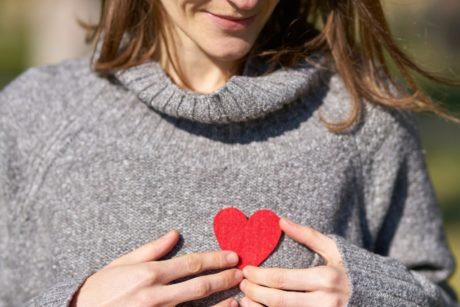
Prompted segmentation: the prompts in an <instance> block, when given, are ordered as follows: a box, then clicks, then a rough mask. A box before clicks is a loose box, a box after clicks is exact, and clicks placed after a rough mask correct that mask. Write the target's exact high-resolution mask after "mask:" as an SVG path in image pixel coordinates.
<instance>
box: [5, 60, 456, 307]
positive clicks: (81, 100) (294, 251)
mask: <svg viewBox="0 0 460 307" xmlns="http://www.w3.org/2000/svg"><path fill="white" fill-rule="evenodd" d="M88 61H89V59H88V57H84V58H80V59H77V60H69V61H65V62H63V63H60V64H57V65H50V66H44V67H36V68H31V69H29V70H27V71H26V72H25V73H23V74H22V75H21V76H20V77H18V78H17V79H16V80H15V81H13V82H12V83H11V84H9V85H8V86H7V87H6V88H5V89H4V90H3V91H2V92H1V94H0V250H1V256H0V272H1V277H0V292H1V294H0V305H1V306H23V305H26V304H28V305H30V306H66V305H67V304H68V303H69V301H70V299H71V297H72V295H73V294H74V292H75V291H76V290H77V289H78V287H79V286H80V284H81V283H82V281H83V280H84V279H85V278H86V277H87V276H88V275H89V274H91V273H93V272H95V271H97V270H99V269H100V268H101V267H103V266H104V265H105V264H107V263H108V262H110V261H111V260H113V259H115V258H117V257H119V256H121V255H123V254H125V253H127V252H129V251H131V250H133V249H135V248H136V247H138V246H140V245H142V244H144V243H146V242H149V241H151V240H153V239H155V238H157V237H159V236H160V235H162V234H164V233H165V232H167V231H168V230H170V229H172V228H176V229H179V230H180V231H181V233H182V241H181V243H180V244H179V245H178V247H177V248H176V249H175V251H174V252H173V253H172V254H171V255H170V256H173V255H181V254H185V253H191V252H203V251H209V250H217V249H219V246H218V244H217V241H216V238H215V236H214V232H213V227H212V222H213V218H214V216H215V215H216V213H217V212H218V211H219V210H221V209H222V208H225V207H237V208H239V209H241V210H242V211H243V212H244V213H245V214H246V215H248V216H249V215H251V214H252V213H253V212H254V211H256V210H259V209H261V208H268V209H271V210H273V211H275V212H276V213H277V214H278V215H279V216H286V217H288V218H291V219H293V220H294V221H296V222H298V223H301V224H303V225H308V226H312V227H314V228H316V229H317V230H319V231H321V232H323V233H325V234H327V235H329V236H330V237H331V238H333V239H334V240H335V241H336V242H337V244H338V247H339V250H340V253H341V255H342V257H343V260H344V264H345V266H346V269H347V272H348V274H349V278H350V283H351V288H352V296H351V300H350V303H349V306H451V305H455V301H456V298H455V294H454V293H453V291H452V290H450V288H449V286H448V285H447V283H446V281H447V279H448V277H449V276H450V275H451V274H452V272H453V270H454V259H453V257H452V254H451V252H450V251H449V248H448V246H447V244H446V239H445V234H444V229H443V223H442V218H441V213H440V209H439V206H438V203H437V201H436V197H435V195H434V193H433V188H432V185H431V183H430V179H429V177H428V175H427V171H426V167H425V162H424V157H423V153H422V150H421V147H420V141H419V138H418V134H417V129H416V126H415V124H414V120H413V116H412V115H411V114H409V113H406V112H400V111H395V110H386V109H383V108H381V107H376V106H373V105H371V104H369V103H365V108H364V112H363V114H362V117H361V120H360V123H359V124H358V125H356V126H355V127H354V129H352V130H350V131H349V132H347V133H341V134H335V133H331V132H329V131H328V130H327V129H326V128H325V127H324V125H323V124H322V122H321V120H320V117H324V118H325V119H327V120H337V119H341V118H343V117H344V116H346V114H347V112H348V111H349V102H350V97H349V96H348V94H347V92H346V90H345V88H344V86H343V83H342V82H341V80H340V78H338V77H337V76H336V75H333V74H330V73H327V72H325V71H323V70H320V69H318V68H314V67H312V66H310V65H307V64H305V65H300V66H298V67H296V68H291V69H283V70H277V71H275V72H272V73H269V74H266V75H263V76H261V75H259V74H260V70H261V69H262V68H263V66H259V65H257V62H251V61H249V62H248V64H247V66H246V68H245V71H244V74H243V75H240V76H234V77H233V78H232V79H231V80H230V81H229V82H228V83H227V84H226V85H225V86H224V87H223V88H221V89H220V90H218V91H216V92H215V93H213V94H209V95H200V94H196V93H193V92H190V91H186V90H182V89H180V88H178V87H177V86H176V85H174V84H173V83H172V82H171V81H170V80H169V78H168V77H167V75H166V74H165V73H164V72H163V70H162V69H161V68H160V67H159V65H157V64H155V63H147V64H143V65H140V66H137V67H134V68H131V69H129V70H127V71H125V72H123V73H119V74H117V75H115V76H113V77H112V78H100V77H98V76H97V75H96V74H94V73H93V72H91V71H90V69H89V63H88ZM262 70H263V69H262ZM321 264H322V260H321V259H320V257H319V256H318V255H317V254H315V253H313V252H312V251H310V250H309V249H308V248H306V247H304V246H302V245H300V244H298V243H296V242H294V241H293V240H291V239H290V238H288V237H286V236H285V237H283V238H282V240H281V242H280V244H279V246H278V248H277V249H276V250H275V252H274V253H273V254H272V255H271V256H270V257H269V258H268V259H267V260H266V261H265V262H264V263H263V264H262V265H263V266H264V267H286V268H307V267H312V266H316V265H321ZM229 296H236V297H241V293H240V292H239V290H238V289H236V288H235V289H232V290H229V291H225V292H223V293H220V294H217V295H213V296H211V297H209V298H208V299H205V300H200V301H196V302H190V303H189V304H187V305H191V306H193V305H200V306H204V305H211V304H212V303H215V302H217V301H220V300H222V299H223V298H225V297H229ZM26 302H27V303H26ZM301 304H302V303H301V302H299V306H300V305H301Z"/></svg>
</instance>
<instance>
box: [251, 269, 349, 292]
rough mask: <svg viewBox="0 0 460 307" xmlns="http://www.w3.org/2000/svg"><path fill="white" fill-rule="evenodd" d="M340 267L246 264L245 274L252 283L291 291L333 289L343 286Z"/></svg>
mask: <svg viewBox="0 0 460 307" xmlns="http://www.w3.org/2000/svg"><path fill="white" fill-rule="evenodd" d="M341 274H343V272H342V271H340V270H339V269H338V268H335V267H329V266H317V267H312V268H308V269H279V268H258V267H254V266H246V267H245V268H244V269H243V275H244V277H245V278H246V279H248V280H249V281H251V282H252V283H255V284H258V285H262V286H266V287H270V288H275V289H282V290H290V291H316V290H332V289H336V288H337V287H339V286H341V284H342V281H341Z"/></svg>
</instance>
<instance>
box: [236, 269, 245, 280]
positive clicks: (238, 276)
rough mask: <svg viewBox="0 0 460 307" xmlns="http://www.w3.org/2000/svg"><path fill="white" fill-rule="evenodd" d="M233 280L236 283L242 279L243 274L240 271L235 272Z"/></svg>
mask: <svg viewBox="0 0 460 307" xmlns="http://www.w3.org/2000/svg"><path fill="white" fill-rule="evenodd" d="M235 279H236V280H238V281H240V280H242V279H243V273H242V272H241V271H240V270H237V271H236V272H235Z"/></svg>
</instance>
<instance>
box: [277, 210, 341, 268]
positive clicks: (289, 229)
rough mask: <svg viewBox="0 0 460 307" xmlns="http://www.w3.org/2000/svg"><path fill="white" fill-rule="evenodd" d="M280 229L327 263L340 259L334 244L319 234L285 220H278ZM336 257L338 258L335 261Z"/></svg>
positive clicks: (309, 228) (311, 229)
mask: <svg viewBox="0 0 460 307" xmlns="http://www.w3.org/2000/svg"><path fill="white" fill-rule="evenodd" d="M280 227H281V229H282V230H283V231H284V232H285V233H286V234H287V235H288V236H289V237H291V238H292V239H293V240H295V241H297V242H299V243H302V244H304V245H305V246H307V247H308V248H310V249H311V250H312V251H314V252H316V253H318V254H319V255H320V256H321V257H323V258H324V259H325V260H326V261H327V262H328V263H329V262H331V261H333V262H336V261H338V260H339V259H340V255H339V254H338V251H337V247H336V246H335V242H334V241H333V240H332V239H331V238H329V237H328V236H326V235H324V234H322V233H321V232H319V231H317V230H315V229H313V228H311V227H306V226H302V225H299V224H296V223H294V222H292V221H290V220H288V219H286V218H282V219H281V220H280ZM337 257H339V258H338V259H336V258H337Z"/></svg>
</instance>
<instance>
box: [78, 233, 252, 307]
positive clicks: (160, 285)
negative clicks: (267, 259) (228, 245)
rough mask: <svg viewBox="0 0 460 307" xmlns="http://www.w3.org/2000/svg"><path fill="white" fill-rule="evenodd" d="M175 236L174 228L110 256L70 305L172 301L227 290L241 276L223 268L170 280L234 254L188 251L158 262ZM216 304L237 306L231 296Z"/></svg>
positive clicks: (227, 261)
mask: <svg viewBox="0 0 460 307" xmlns="http://www.w3.org/2000/svg"><path fill="white" fill-rule="evenodd" d="M178 239H179V233H178V232H177V231H175V230H173V231H170V232H169V233H168V234H166V235H164V236H163V237H161V238H160V239H158V240H156V241H153V242H150V243H147V244H145V245H143V246H141V247H139V248H138V249H136V250H134V251H132V252H130V253H128V254H126V255H123V256H121V257H120V258H117V259H115V260H114V261H112V262H111V263H109V264H108V265H106V266H105V267H103V268H102V269H101V270H100V271H98V272H96V273H94V274H93V275H91V276H89V277H88V278H87V279H86V280H85V282H84V283H83V285H82V286H81V287H80V289H79V290H78V291H77V292H76V293H75V295H74V298H73V299H72V302H71V303H70V306H71V307H92V306H130V307H131V306H133V307H134V306H139V307H146V306H176V305H177V304H180V303H183V302H188V301H192V300H196V299H200V298H205V297H207V296H209V295H211V294H213V293H215V292H219V291H223V290H227V289H230V288H232V287H234V286H236V285H238V284H239V283H240V282H241V280H242V279H243V274H242V272H241V271H240V270H238V269H228V270H224V271H221V272H219V273H215V274H209V275H204V276H199V277H195V278H192V279H189V280H186V281H183V282H179V283H174V284H170V282H172V281H174V280H176V279H178V278H182V277H187V276H191V275H196V274H198V273H201V272H204V271H208V270H214V269H224V268H230V267H233V266H235V265H236V264H237V263H238V256H237V254H236V253H234V252H231V251H217V252H208V253H196V254H187V255H183V256H178V257H175V258H172V259H168V260H161V261H158V259H160V258H161V257H163V256H165V255H166V254H167V253H168V252H169V251H171V249H172V248H173V247H174V246H175V245H176V244H177V241H178ZM216 306H232V307H233V306H238V305H237V303H236V301H235V300H234V299H232V298H230V299H227V300H225V301H223V302H221V303H219V304H218V305H216Z"/></svg>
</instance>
